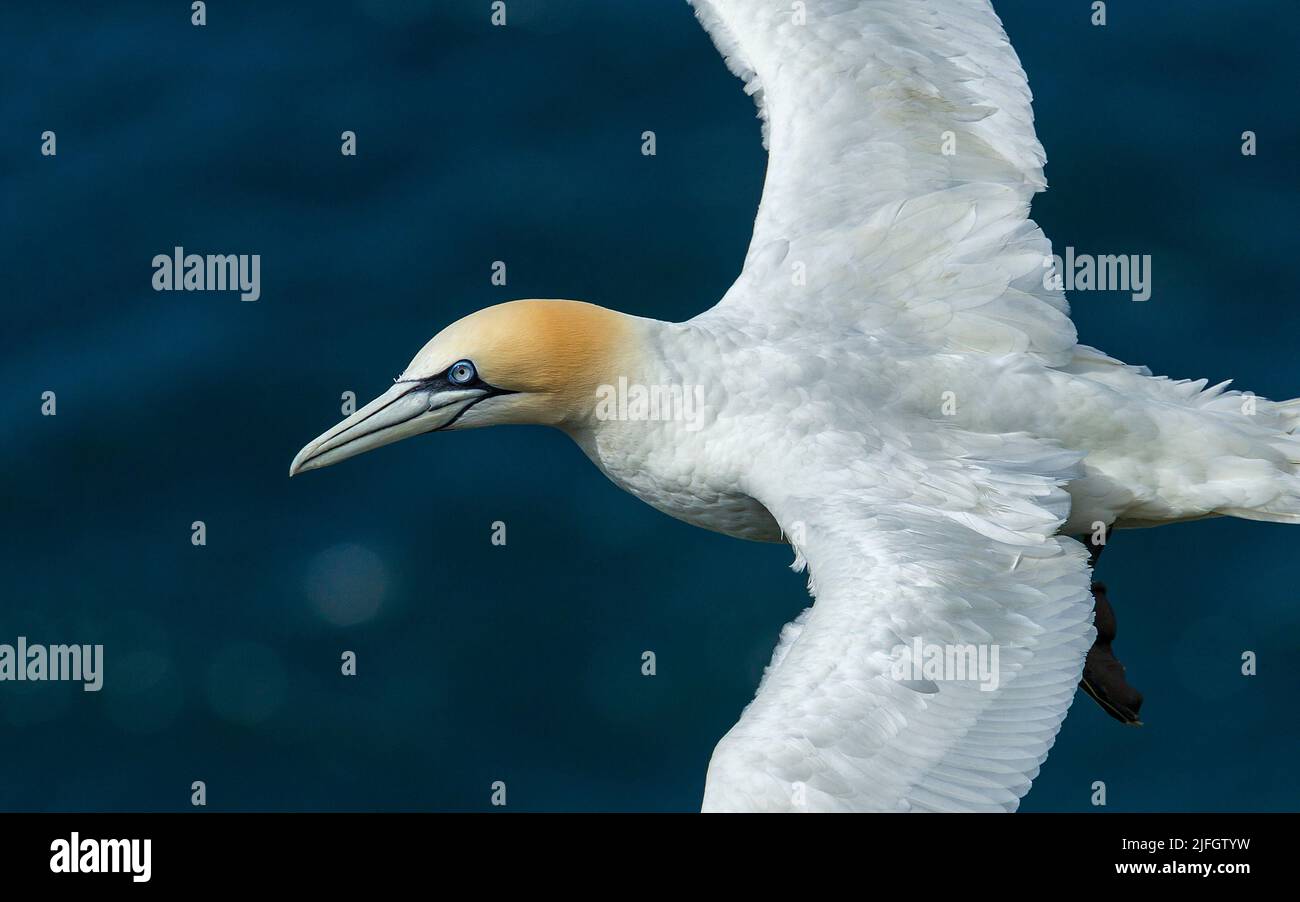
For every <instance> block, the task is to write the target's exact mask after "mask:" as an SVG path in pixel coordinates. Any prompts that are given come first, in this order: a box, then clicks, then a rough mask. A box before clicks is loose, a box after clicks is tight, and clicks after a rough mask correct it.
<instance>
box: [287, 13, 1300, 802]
mask: <svg viewBox="0 0 1300 902" xmlns="http://www.w3.org/2000/svg"><path fill="white" fill-rule="evenodd" d="M693 2H694V5H695V6H696V8H697V14H698V15H699V18H700V20H701V21H702V22H703V23H704V24H705V26H706V28H707V29H708V30H709V32H710V34H711V35H712V36H713V38H714V40H715V43H716V44H717V45H718V47H719V49H720V50H721V51H722V53H723V54H724V56H725V57H726V59H727V62H728V65H729V66H730V68H731V69H732V71H733V72H735V73H736V74H737V75H739V76H740V77H741V78H743V79H744V80H745V82H746V90H747V91H748V92H749V93H751V94H753V95H754V96H755V97H756V99H757V100H758V101H759V105H760V110H761V112H762V114H763V118H764V128H763V133H764V140H765V143H767V144H768V145H769V147H770V151H771V158H770V162H769V168H768V174H767V181H766V185H765V188H764V195H763V201H762V204H761V206H760V208H759V211H758V215H757V219H756V221H755V224H754V235H753V240H752V243H751V245H750V250H749V253H748V256H747V258H746V260H745V265H744V268H743V271H742V273H741V275H740V276H739V278H738V279H737V280H736V282H735V284H734V285H733V286H732V288H731V289H730V291H728V293H727V294H726V296H725V297H723V298H722V299H721V301H720V302H719V303H718V304H717V305H716V306H715V307H713V308H712V309H711V310H708V311H707V312H704V313H702V314H701V315H699V316H697V317H695V318H694V319H692V320H690V321H688V322H685V323H665V322H659V321H656V320H652V319H645V318H640V317H632V316H627V315H624V314H620V313H615V312H613V311H610V310H606V309H604V308H601V307H597V306H593V305H590V304H584V303H579V302H574V301H558V300H557V301H535V300H534V301H518V302H512V303H509V304H504V305H500V306H497V307H491V308H488V309H486V310H483V311H480V312H478V313H476V314H473V315H471V316H469V317H466V318H465V319H463V320H461V321H459V322H457V323H455V324H453V325H452V326H450V327H448V328H447V329H446V330H444V331H443V332H442V333H440V334H439V335H437V336H435V337H434V339H433V340H432V341H430V342H429V343H428V344H427V345H426V346H425V347H424V349H423V350H421V351H420V353H419V354H417V355H416V357H415V359H414V360H412V362H411V364H410V365H409V366H408V367H407V369H406V371H405V372H404V373H403V375H402V376H401V377H399V379H398V381H397V384H395V385H394V386H393V387H392V388H391V389H390V390H389V391H388V392H386V393H385V394H384V395H382V396H381V397H379V398H378V399H376V400H375V401H373V402H371V403H370V404H369V405H367V406H366V407H364V408H363V409H361V410H359V411H357V412H356V413H355V414H353V415H352V416H350V417H349V418H348V419H346V420H344V421H343V422H341V423H339V424H338V425H337V426H335V427H333V428H332V429H330V430H328V431H327V432H325V433H324V434H323V435H321V436H320V437H318V438H317V439H316V440H315V441H313V442H311V443H310V444H309V445H307V447H305V448H303V450H302V451H301V452H300V453H299V455H298V457H297V458H296V459H295V460H294V462H293V465H292V467H291V470H290V472H291V474H293V473H296V472H300V471H302V470H307V469H314V468H316V467H321V466H328V465H330V464H332V463H336V462H338V461H340V460H343V459H345V458H347V457H350V456H352V455H353V454H356V453H359V452H361V451H365V450H368V449H370V448H374V447H377V446H379V445H383V444H387V443H389V442H392V441H396V440H398V439H401V438H404V437H407V436H410V435H415V434H418V433H422V432H431V431H442V430H452V429H462V428H470V427H474V426H485V425H493V424H497V423H543V424H546V425H550V426H554V427H556V428H559V429H562V430H564V431H565V432H566V433H568V434H569V435H570V436H572V437H573V439H574V440H575V441H576V442H577V444H578V445H579V446H580V447H581V448H582V449H583V451H584V452H585V453H586V454H587V455H588V457H590V458H591V460H592V461H593V462H594V463H595V464H596V465H597V466H598V467H599V468H600V469H601V471H602V472H604V473H605V474H606V475H607V476H608V477H609V478H610V479H611V480H613V481H614V482H615V483H616V484H617V485H619V486H621V487H622V488H624V489H626V490H627V491H628V492H630V493H632V494H633V495H635V496H636V497H638V498H640V499H641V500H642V501H644V502H646V503H647V504H650V505H652V506H653V507H655V508H657V509H658V510H661V511H663V512H665V513H667V514H670V515H672V516H674V517H677V518H679V519H681V520H684V521H686V522H688V523H692V524H694V525H697V526H701V527H704V528H707V529H712V530H716V531H718V532H722V533H726V534H728V535H732V536H737V537H740V538H745V539H757V540H764V541H780V540H784V541H788V542H790V544H791V545H792V546H793V547H794V550H795V553H796V564H797V565H798V566H804V565H806V566H807V567H808V569H809V570H810V586H811V588H812V591H813V593H814V594H815V596H816V599H817V601H816V604H815V605H814V606H813V607H810V608H809V609H808V610H806V611H805V612H804V613H803V614H802V615H800V617H799V618H797V619H796V620H795V621H794V622H793V623H791V624H790V625H789V626H787V627H786V629H785V630H784V631H783V632H782V635H781V638H780V641H779V643H778V645H777V648H776V651H775V652H774V654H773V658H772V663H771V665H770V666H769V667H768V669H767V671H766V673H765V675H764V677H763V680H762V683H761V684H760V686H759V690H758V693H757V695H756V697H755V699H754V701H753V702H752V703H751V704H750V705H749V707H748V708H746V709H745V711H744V712H743V714H742V715H741V717H740V720H739V722H738V723H737V724H736V725H735V726H734V727H733V728H732V729H731V731H730V732H728V734H727V735H726V736H725V737H724V738H723V739H722V741H721V742H720V743H719V744H718V747H717V749H716V750H715V752H714V755H713V758H712V761H711V762H710V766H709V778H708V782H707V787H706V790H705V797H704V807H705V808H706V809H708V810H763V811H771V810H877V811H920V810H1014V809H1015V808H1016V806H1017V805H1018V804H1019V800H1020V798H1021V797H1022V796H1023V795H1024V793H1025V792H1026V791H1028V789H1029V785H1030V782H1031V781H1032V779H1033V778H1034V776H1035V775H1036V774H1037V772H1038V767H1039V765H1040V764H1041V763H1042V761H1043V760H1044V759H1045V758H1046V755H1047V751H1048V749H1049V748H1050V747H1051V744H1052V742H1053V740H1054V738H1055V735H1056V732H1057V730H1058V728H1059V726H1060V723H1061V720H1062V719H1063V718H1064V716H1065V713H1066V710H1067V709H1068V707H1069V704H1070V701H1071V699H1072V698H1073V696H1074V692H1075V688H1076V686H1078V685H1080V676H1081V673H1082V674H1083V686H1084V688H1085V691H1088V692H1089V693H1090V694H1092V695H1093V697H1094V698H1097V700H1098V701H1099V702H1102V703H1103V705H1104V706H1107V708H1108V710H1110V711H1111V712H1112V714H1115V713H1116V710H1117V709H1116V708H1115V706H1114V705H1112V704H1110V703H1109V701H1108V699H1107V691H1106V689H1107V687H1106V686H1105V685H1093V684H1092V683H1090V680H1089V671H1088V669H1087V668H1086V667H1085V663H1084V662H1085V656H1087V658H1088V661H1089V662H1090V664H1092V663H1093V662H1094V657H1095V660H1096V661H1097V665H1096V666H1097V667H1098V668H1099V669H1098V670H1096V671H1095V672H1094V673H1093V678H1094V680H1112V681H1118V683H1119V684H1122V681H1123V677H1122V673H1123V668H1122V666H1120V665H1119V664H1118V662H1117V661H1115V660H1114V658H1113V655H1111V653H1110V640H1111V639H1112V638H1113V636H1114V618H1113V614H1112V613H1111V611H1110V608H1109V604H1108V603H1107V604H1106V605H1105V608H1104V610H1105V614H1106V618H1107V622H1106V631H1105V635H1104V636H1103V637H1101V640H1100V641H1099V643H1098V647H1096V648H1093V649H1092V650H1093V652H1094V653H1095V655H1090V654H1089V651H1090V647H1092V646H1093V643H1094V639H1095V638H1096V637H1097V633H1096V632H1095V631H1094V628H1093V610H1094V598H1093V593H1092V591H1091V589H1090V586H1091V580H1090V572H1091V570H1090V568H1091V562H1092V560H1095V556H1096V554H1097V553H1099V547H1100V546H1099V544H1097V543H1099V542H1104V537H1105V535H1107V534H1109V531H1110V529H1111V528H1112V527H1125V526H1150V525H1158V524H1161V523H1169V522H1176V521H1181V520H1192V519H1198V518H1201V517H1207V516H1215V515H1232V516H1240V517H1247V518H1252V519H1260V520H1276V521H1280V522H1300V439H1298V438H1297V437H1296V436H1294V435H1293V431H1294V430H1295V428H1296V426H1297V424H1298V423H1300V408H1297V406H1296V402H1284V403H1275V402H1272V401H1268V400H1265V399H1262V398H1256V397H1254V396H1251V395H1247V394H1241V393H1239V392H1232V391H1227V390H1225V388H1224V387H1223V386H1216V387H1214V388H1208V389H1207V388H1206V387H1205V384H1204V382H1175V381H1170V380H1168V379H1164V378H1158V377H1154V376H1152V375H1151V374H1150V373H1149V372H1147V371H1146V370H1144V369H1141V368H1137V367H1131V366H1127V365H1125V364H1123V363H1121V362H1119V361H1117V360H1114V359H1111V358H1109V357H1107V356H1106V355H1105V354H1103V353H1101V352H1100V351H1097V350H1095V349H1092V348H1089V347H1087V346H1084V345H1081V344H1079V342H1078V337H1077V335H1076V333H1075V330H1074V326H1073V324H1072V323H1071V321H1070V319H1069V308H1068V305H1067V304H1066V301H1065V298H1064V295H1063V293H1062V291H1061V289H1060V287H1059V285H1058V284H1056V283H1055V282H1054V281H1053V279H1052V278H1051V276H1052V272H1051V268H1050V261H1051V260H1052V254H1051V245H1050V243H1049V242H1048V240H1047V238H1046V236H1044V235H1043V233H1042V231H1041V230H1040V229H1039V228H1038V227H1037V226H1036V225H1035V224H1034V223H1033V222H1032V221H1031V220H1030V219H1029V218H1028V211H1029V202H1030V198H1031V197H1032V195H1033V194H1034V193H1035V192H1036V191H1040V190H1043V188H1045V186H1046V182H1045V179H1044V177H1043V168H1042V167H1043V162H1044V155H1043V151H1042V148H1041V146H1040V145H1039V144H1038V140H1037V138H1036V136H1035V134H1034V130H1033V124H1032V112H1031V110H1030V95H1029V90H1028V87H1027V84H1026V81H1025V77H1024V73H1023V71H1022V70H1021V68H1020V65H1019V61H1018V60H1017V59H1016V56H1015V53H1014V51H1013V50H1012V49H1011V46H1010V44H1009V43H1008V41H1007V39H1006V36H1005V34H1004V33H1003V31H1002V28H1001V23H1000V22H999V21H998V19H997V17H996V15H994V13H993V11H992V9H991V8H990V6H989V4H988V2H987V0H872V2H860V0H808V2H807V3H804V4H795V5H794V8H793V9H791V8H787V7H788V5H787V4H781V3H771V2H765V0H693ZM1084 534H1090V535H1091V536H1092V537H1093V538H1092V541H1091V542H1090V546H1091V551H1092V555H1091V557H1090V555H1089V552H1088V550H1086V549H1085V547H1084V546H1083V545H1082V544H1081V543H1080V542H1078V541H1076V540H1075V539H1074V538H1071V536H1078V535H1084ZM1101 600H1104V595H1103V596H1102V599H1101ZM1097 604H1098V609H1099V610H1101V607H1100V605H1101V601H1100V600H1099V601H1098V602H1097ZM930 650H938V651H939V652H940V654H939V655H937V656H935V655H931V654H930ZM963 656H968V657H963ZM921 658H925V660H924V661H922V660H921ZM936 660H939V661H940V662H941V664H942V666H933V667H932V666H931V665H933V664H934V663H935V661H936ZM963 661H964V662H966V663H961V662H963ZM977 661H978V662H981V663H980V666H979V670H980V672H979V674H978V678H976V675H975V674H973V673H972V672H971V671H970V670H969V669H968V668H967V666H966V664H967V663H968V664H970V666H972V667H973V666H975V663H976V662H977ZM922 664H924V666H922ZM958 664H961V666H957V665H958ZM1111 688H1112V690H1113V689H1114V684H1112V687H1111ZM1122 688H1127V687H1122ZM1134 695H1136V693H1134ZM1136 697H1137V698H1138V700H1139V702H1138V703H1140V696H1136ZM1120 713H1121V714H1123V715H1124V716H1123V717H1121V719H1125V720H1127V721H1129V722H1132V721H1135V720H1136V711H1135V710H1129V711H1127V712H1124V711H1120Z"/></svg>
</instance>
